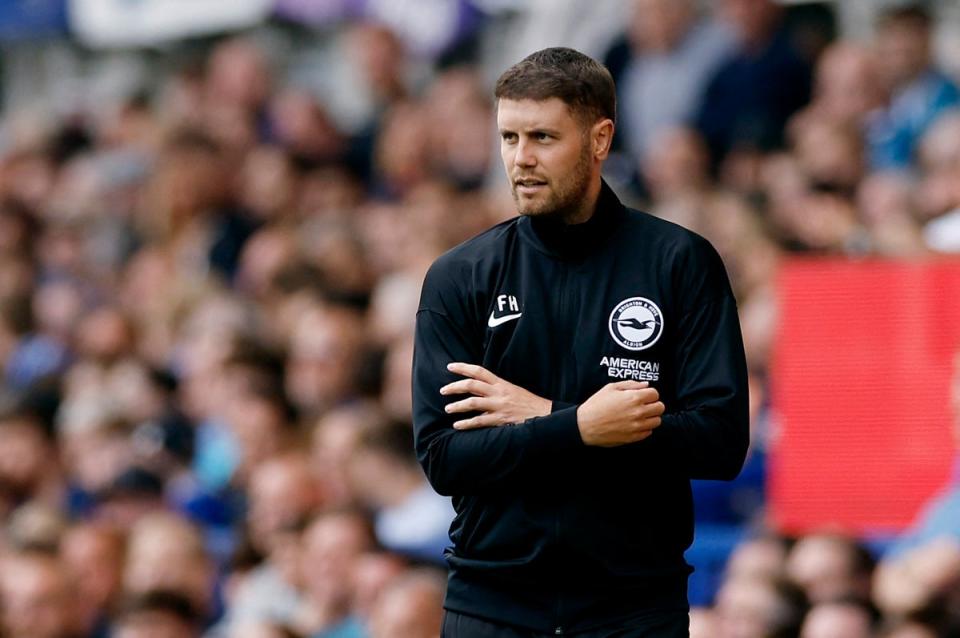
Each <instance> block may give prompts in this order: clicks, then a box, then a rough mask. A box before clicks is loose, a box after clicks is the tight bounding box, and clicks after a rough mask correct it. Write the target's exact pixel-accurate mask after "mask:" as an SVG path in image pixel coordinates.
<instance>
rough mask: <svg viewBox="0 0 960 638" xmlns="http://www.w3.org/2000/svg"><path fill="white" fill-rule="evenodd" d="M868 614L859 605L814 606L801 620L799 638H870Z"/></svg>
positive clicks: (827, 604) (834, 604) (829, 604)
mask: <svg viewBox="0 0 960 638" xmlns="http://www.w3.org/2000/svg"><path fill="white" fill-rule="evenodd" d="M870 624H871V623H870V614H869V613H867V610H866V609H864V608H863V607H861V606H859V605H848V604H842V603H826V604H821V605H817V606H815V607H814V608H813V609H811V610H810V611H809V612H808V613H807V616H806V618H805V619H804V621H803V629H802V630H801V632H800V638H870V637H871V636H872V632H871V629H870Z"/></svg>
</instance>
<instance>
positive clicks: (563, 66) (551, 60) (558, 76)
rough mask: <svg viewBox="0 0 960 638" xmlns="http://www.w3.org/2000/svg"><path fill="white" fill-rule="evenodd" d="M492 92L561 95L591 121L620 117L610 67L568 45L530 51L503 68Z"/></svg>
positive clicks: (524, 96)
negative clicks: (504, 69)
mask: <svg viewBox="0 0 960 638" xmlns="http://www.w3.org/2000/svg"><path fill="white" fill-rule="evenodd" d="M493 94H494V96H495V97H496V98H497V99H500V98H506V99H508V100H537V101H541V100H549V99H550V98H559V99H560V100H562V101H563V102H564V103H565V104H566V105H567V107H568V108H569V109H570V111H571V112H572V113H573V114H574V115H575V116H577V117H582V118H584V119H585V120H587V121H589V122H590V123H593V122H595V121H597V120H600V119H603V118H609V119H610V120H612V121H613V122H616V121H617V89H616V86H615V85H614V83H613V76H611V75H610V71H608V70H607V68H606V67H605V66H603V65H602V64H600V63H599V62H597V61H596V60H594V59H593V58H591V57H589V56H586V55H584V54H582V53H580V52H579V51H576V50H574V49H568V48H566V47H551V48H549V49H541V50H540V51H537V52H535V53H531V54H530V55H528V56H527V57H525V58H524V59H523V60H521V61H520V62H518V63H516V64H514V65H513V66H512V67H510V68H509V69H507V70H506V71H504V72H503V75H501V76H500V79H498V80H497V85H496V88H495V89H494V92H493Z"/></svg>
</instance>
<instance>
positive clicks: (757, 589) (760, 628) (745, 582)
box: [716, 578, 793, 638]
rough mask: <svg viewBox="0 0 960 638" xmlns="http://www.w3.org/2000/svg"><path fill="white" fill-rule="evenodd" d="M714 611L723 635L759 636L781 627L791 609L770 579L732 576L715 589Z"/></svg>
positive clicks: (754, 637) (731, 636)
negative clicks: (732, 577)
mask: <svg viewBox="0 0 960 638" xmlns="http://www.w3.org/2000/svg"><path fill="white" fill-rule="evenodd" d="M716 613H717V620H718V626H719V628H720V633H719V635H721V636H723V638H760V637H761V636H767V635H772V634H773V632H774V631H775V630H777V629H778V628H781V627H782V626H783V624H784V623H785V622H786V620H787V619H788V618H789V617H790V616H791V615H792V613H793V611H792V610H791V609H790V608H789V605H788V603H787V602H786V601H784V600H783V599H782V598H781V596H780V595H779V594H778V592H777V589H776V587H775V586H774V585H773V584H772V583H771V582H770V581H768V580H765V579H762V578H734V579H728V580H727V581H726V582H725V583H724V584H723V586H722V587H721V588H720V591H719V592H718V593H717V602H716Z"/></svg>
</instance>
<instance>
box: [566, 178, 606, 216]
mask: <svg viewBox="0 0 960 638" xmlns="http://www.w3.org/2000/svg"><path fill="white" fill-rule="evenodd" d="M599 198H600V175H599V173H598V174H596V175H594V176H593V177H592V178H591V180H590V185H589V186H588V187H587V192H586V194H585V195H584V197H583V199H582V200H580V204H579V206H577V207H576V208H574V209H573V210H570V211H567V212H564V213H563V214H562V215H561V216H560V219H561V220H562V221H563V223H564V224H566V225H567V226H573V225H575V224H582V223H584V222H587V221H590V218H591V217H593V213H594V211H595V210H597V200H598V199H599Z"/></svg>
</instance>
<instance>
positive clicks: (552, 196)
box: [510, 143, 591, 220]
mask: <svg viewBox="0 0 960 638" xmlns="http://www.w3.org/2000/svg"><path fill="white" fill-rule="evenodd" d="M590 164H591V158H590V146H589V144H586V143H585V144H584V145H583V146H582V147H581V149H580V157H579V158H578V159H577V164H576V165H575V166H574V168H573V171H571V173H570V175H568V176H565V177H564V178H563V179H561V180H556V179H551V180H550V181H549V182H548V183H547V187H546V189H545V190H546V192H544V193H540V194H538V197H536V198H532V199H531V198H525V197H521V195H520V194H519V193H518V192H517V183H516V181H515V180H514V178H511V179H510V193H511V194H512V195H513V201H514V203H515V204H516V206H517V212H518V213H519V214H520V215H524V216H530V217H553V218H556V219H559V220H566V219H572V218H575V217H576V216H577V214H578V213H579V212H580V209H581V208H582V207H583V204H584V202H585V200H586V195H587V189H588V188H589V187H590V170H591V166H590Z"/></svg>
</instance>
